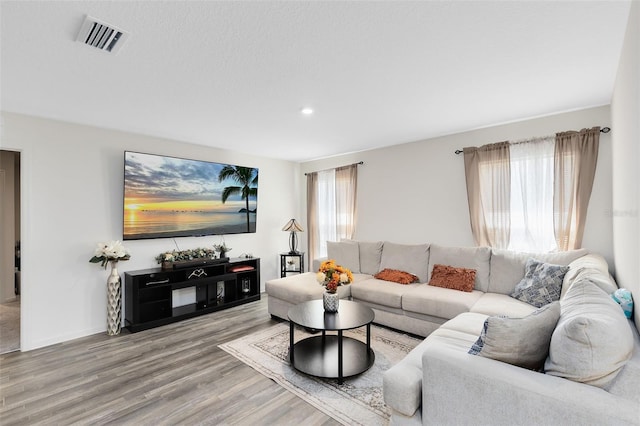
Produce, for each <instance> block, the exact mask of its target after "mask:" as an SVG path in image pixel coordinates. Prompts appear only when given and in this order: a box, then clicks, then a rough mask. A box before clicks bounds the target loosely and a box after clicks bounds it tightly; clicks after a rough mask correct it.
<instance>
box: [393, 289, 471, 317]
mask: <svg viewBox="0 0 640 426" xmlns="http://www.w3.org/2000/svg"><path fill="white" fill-rule="evenodd" d="M480 296H482V292H481V291H478V290H473V291H471V292H470V293H467V292H464V291H458V290H452V289H450V288H441V287H434V286H430V285H424V284H422V285H419V286H417V287H412V288H411V289H410V290H408V291H407V292H405V293H404V295H403V296H402V309H404V310H405V311H409V312H416V313H419V314H424V315H430V316H433V317H437V318H445V319H451V318H453V317H455V316H456V315H458V314H461V313H464V312H469V310H470V309H471V307H472V306H473V305H474V304H475V303H476V302H477V301H478V299H480Z"/></svg>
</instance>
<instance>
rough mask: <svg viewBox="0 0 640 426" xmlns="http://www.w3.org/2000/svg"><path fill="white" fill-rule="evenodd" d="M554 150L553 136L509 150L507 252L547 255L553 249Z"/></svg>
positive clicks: (519, 144)
mask: <svg viewBox="0 0 640 426" xmlns="http://www.w3.org/2000/svg"><path fill="white" fill-rule="evenodd" d="M554 147H555V138H554V137H553V136H549V137H544V138H539V139H531V140H528V141H526V142H523V143H513V144H512V145H511V146H510V154H511V238H510V240H509V249H510V250H516V251H533V252H549V251H553V250H555V249H556V248H557V245H556V239H555V235H554V231H553V193H554V188H553V182H554V179H553V176H554Z"/></svg>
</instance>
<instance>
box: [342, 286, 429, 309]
mask: <svg viewBox="0 0 640 426" xmlns="http://www.w3.org/2000/svg"><path fill="white" fill-rule="evenodd" d="M417 285H419V284H407V285H402V284H397V283H392V282H390V281H383V280H378V279H375V278H372V279H369V280H365V281H360V282H355V283H352V284H349V286H350V287H351V296H352V297H353V298H354V299H358V300H362V301H365V302H370V303H375V304H378V305H382V306H388V307H390V308H398V309H400V308H402V295H403V294H404V293H405V292H407V291H408V289H409V288H411V287H413V286H417Z"/></svg>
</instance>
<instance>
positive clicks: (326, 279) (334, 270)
mask: <svg viewBox="0 0 640 426" xmlns="http://www.w3.org/2000/svg"><path fill="white" fill-rule="evenodd" d="M316 278H317V280H318V282H319V283H320V285H322V286H324V288H325V289H327V292H329V293H335V292H336V291H338V286H341V285H346V284H349V283H351V282H353V274H352V273H351V271H350V270H349V269H348V268H345V267H344V266H340V265H336V261H335V260H333V259H330V260H325V261H324V262H322V263H321V264H320V269H319V270H318V273H317V274H316Z"/></svg>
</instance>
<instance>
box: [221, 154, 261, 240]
mask: <svg viewBox="0 0 640 426" xmlns="http://www.w3.org/2000/svg"><path fill="white" fill-rule="evenodd" d="M226 179H231V180H232V181H234V182H235V183H236V184H238V185H240V186H227V187H225V188H224V189H223V190H222V203H223V204H224V203H225V202H226V201H227V199H228V198H229V197H230V196H231V195H237V194H240V195H241V199H243V200H244V201H245V206H246V207H245V213H246V215H247V232H251V229H250V228H249V213H251V212H250V211H249V197H251V196H252V197H257V196H258V188H257V187H255V186H257V185H258V169H254V168H252V167H241V166H229V165H226V166H224V167H223V168H222V170H220V173H219V174H218V181H219V182H222V181H224V180H226ZM251 185H255V186H254V187H252V186H251Z"/></svg>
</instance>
